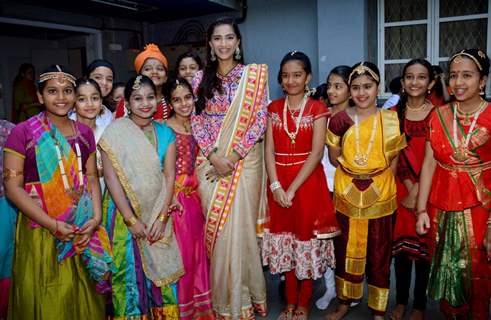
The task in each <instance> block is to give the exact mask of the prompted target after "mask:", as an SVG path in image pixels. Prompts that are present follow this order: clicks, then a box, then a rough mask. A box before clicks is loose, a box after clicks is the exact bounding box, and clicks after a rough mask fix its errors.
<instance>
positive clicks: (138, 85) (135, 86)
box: [131, 75, 142, 90]
mask: <svg viewBox="0 0 491 320" xmlns="http://www.w3.org/2000/svg"><path fill="white" fill-rule="evenodd" d="M141 81H142V76H141V75H138V76H136V78H135V81H134V82H133V86H132V87H131V89H133V90H140V89H141V87H142V84H141Z"/></svg>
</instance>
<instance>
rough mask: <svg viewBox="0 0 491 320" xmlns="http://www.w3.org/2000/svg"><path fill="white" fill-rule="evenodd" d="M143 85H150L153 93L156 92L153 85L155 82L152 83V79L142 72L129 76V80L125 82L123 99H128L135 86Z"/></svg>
mask: <svg viewBox="0 0 491 320" xmlns="http://www.w3.org/2000/svg"><path fill="white" fill-rule="evenodd" d="M144 85H147V86H150V87H151V88H152V90H153V91H154V92H155V93H157V88H156V87H155V84H154V83H153V81H152V79H150V78H149V77H147V76H144V75H142V74H139V75H137V76H135V77H132V78H130V80H128V82H126V86H125V87H124V99H125V100H126V101H130V97H131V93H133V90H135V88H136V87H138V86H140V87H141V86H144ZM134 87H135V88H134Z"/></svg>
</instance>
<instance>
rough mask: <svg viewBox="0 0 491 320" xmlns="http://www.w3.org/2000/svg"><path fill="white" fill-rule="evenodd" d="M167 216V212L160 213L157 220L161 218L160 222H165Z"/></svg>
mask: <svg viewBox="0 0 491 320" xmlns="http://www.w3.org/2000/svg"><path fill="white" fill-rule="evenodd" d="M165 217H167V215H166V214H163V213H161V214H159V216H158V217H157V220H159V221H160V222H164V221H165Z"/></svg>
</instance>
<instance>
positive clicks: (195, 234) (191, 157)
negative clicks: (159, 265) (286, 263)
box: [172, 132, 213, 320]
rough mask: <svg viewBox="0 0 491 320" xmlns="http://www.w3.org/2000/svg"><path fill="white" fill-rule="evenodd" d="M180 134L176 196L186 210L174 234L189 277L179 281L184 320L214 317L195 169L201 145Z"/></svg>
mask: <svg viewBox="0 0 491 320" xmlns="http://www.w3.org/2000/svg"><path fill="white" fill-rule="evenodd" d="M175 133H176V147H177V165H176V182H175V186H174V194H175V197H176V200H177V201H178V202H179V204H180V205H181V206H182V211H177V212H174V214H173V216H172V217H173V222H174V232H175V233H176V239H177V243H178V244H179V248H180V250H181V255H182V260H183V265H184V270H185V274H184V276H182V278H181V279H179V281H178V282H177V293H178V301H179V314H180V319H189V320H191V319H210V318H213V309H212V307H211V284H210V267H209V262H208V257H207V256H206V248H205V241H204V235H205V232H204V225H205V216H204V215H203V210H202V208H201V199H200V197H199V194H198V192H197V188H198V179H197V177H196V174H195V171H194V166H195V162H196V156H197V151H198V145H197V144H196V141H195V140H194V138H193V136H192V135H190V134H182V133H178V132H175Z"/></svg>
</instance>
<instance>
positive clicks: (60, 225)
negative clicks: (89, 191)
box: [3, 152, 76, 241]
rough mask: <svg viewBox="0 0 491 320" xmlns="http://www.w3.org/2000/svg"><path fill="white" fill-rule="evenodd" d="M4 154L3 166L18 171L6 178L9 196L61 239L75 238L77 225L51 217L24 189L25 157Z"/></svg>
mask: <svg viewBox="0 0 491 320" xmlns="http://www.w3.org/2000/svg"><path fill="white" fill-rule="evenodd" d="M4 154H5V156H4V164H3V166H4V168H5V170H13V172H16V174H15V176H12V177H5V178H4V185H5V194H6V196H7V198H8V199H9V200H10V201H12V202H13V203H14V204H15V205H16V206H17V208H18V209H19V210H20V211H21V212H22V214H24V215H25V216H27V217H28V218H29V219H31V220H33V221H34V222H36V223H37V224H39V225H40V226H42V227H43V228H46V229H48V230H49V231H50V232H51V233H53V234H54V235H55V236H56V237H57V238H58V239H60V240H61V241H69V240H71V239H73V237H74V236H75V230H76V228H75V226H73V225H71V224H68V223H65V222H63V221H57V220H56V219H54V218H52V217H50V216H49V215H48V214H47V213H46V212H44V210H43V208H42V207H41V205H40V204H39V203H37V202H36V201H35V200H33V199H32V198H31V197H30V196H29V195H28V194H27V192H26V191H25V190H24V176H23V174H22V172H23V170H24V158H21V157H19V156H17V155H14V154H13V153H10V152H5V153H4Z"/></svg>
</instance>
